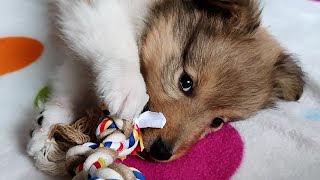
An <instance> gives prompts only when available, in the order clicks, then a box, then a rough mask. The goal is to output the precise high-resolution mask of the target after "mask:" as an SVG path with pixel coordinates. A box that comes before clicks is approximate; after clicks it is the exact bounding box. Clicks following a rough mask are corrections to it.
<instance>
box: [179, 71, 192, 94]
mask: <svg viewBox="0 0 320 180" xmlns="http://www.w3.org/2000/svg"><path fill="white" fill-rule="evenodd" d="M179 83H180V89H181V91H183V92H184V93H190V92H191V90H192V86H193V81H192V79H191V77H190V76H189V75H188V74H187V73H184V74H182V76H181V77H180V82H179Z"/></svg>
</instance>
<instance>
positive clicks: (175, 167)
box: [124, 125, 244, 180]
mask: <svg viewBox="0 0 320 180" xmlns="http://www.w3.org/2000/svg"><path fill="white" fill-rule="evenodd" d="M243 148H244V145H243V141H242V139H241V137H240V135H239V133H238V132H237V130H236V129H234V128H233V127H232V126H231V125H225V127H224V128H222V129H221V130H220V131H218V132H216V133H212V134H210V135H208V136H207V137H206V138H204V139H203V140H201V141H200V142H198V143H197V144H196V145H194V147H192V148H191V150H190V151H189V152H188V154H187V155H185V156H184V157H182V158H180V159H179V160H176V161H173V162H170V163H155V162H148V161H143V160H141V159H139V158H138V157H128V158H127V159H126V160H125V161H124V164H126V165H128V166H130V167H135V168H137V169H139V170H140V171H141V172H142V173H143V174H144V175H145V176H146V178H147V180H163V179H175V180H180V179H181V180H182V179H188V180H196V179H210V180H225V179H230V177H232V175H233V174H234V173H235V172H236V170H237V169H238V167H239V166H240V164H241V160H242V157H243Z"/></svg>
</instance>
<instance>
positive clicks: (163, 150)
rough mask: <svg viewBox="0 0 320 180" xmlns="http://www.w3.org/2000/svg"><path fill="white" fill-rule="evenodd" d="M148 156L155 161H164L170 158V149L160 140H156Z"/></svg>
mask: <svg viewBox="0 0 320 180" xmlns="http://www.w3.org/2000/svg"><path fill="white" fill-rule="evenodd" d="M150 155H151V157H152V158H154V159H156V160H160V161H166V160H169V159H170V158H171V156H172V148H171V147H170V146H168V145H167V144H165V143H164V142H163V141H162V139H157V140H156V141H155V142H154V143H153V144H152V145H151V147H150Z"/></svg>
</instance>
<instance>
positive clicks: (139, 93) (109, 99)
mask: <svg viewBox="0 0 320 180" xmlns="http://www.w3.org/2000/svg"><path fill="white" fill-rule="evenodd" d="M116 74H118V73H114V74H113V75H112V76H110V75H109V76H107V79H104V82H105V84H106V85H105V86H104V87H102V88H103V89H102V92H103V97H104V103H106V104H107V106H108V108H109V111H110V113H111V115H116V116H117V117H118V118H122V119H130V118H133V117H137V116H138V115H139V114H140V113H141V111H142V110H143V108H144V106H145V105H146V104H147V102H148V101H149V95H148V94H147V92H146V85H145V82H144V79H143V77H142V75H141V74H140V73H139V72H138V73H131V74H130V73H128V72H126V73H123V74H121V73H120V74H119V75H118V76H117V75H116ZM103 84H104V83H103Z"/></svg>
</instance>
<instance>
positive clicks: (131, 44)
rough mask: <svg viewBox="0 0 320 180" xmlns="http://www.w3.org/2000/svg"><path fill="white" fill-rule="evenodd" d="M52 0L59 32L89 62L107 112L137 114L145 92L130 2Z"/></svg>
mask: <svg viewBox="0 0 320 180" xmlns="http://www.w3.org/2000/svg"><path fill="white" fill-rule="evenodd" d="M55 1H56V3H55V5H56V7H58V11H59V20H58V25H59V28H60V33H61V36H62V37H63V39H64V40H65V41H66V43H67V44H68V46H69V48H70V49H72V50H74V51H75V53H76V54H78V55H79V56H81V57H82V58H81V59H82V60H83V61H85V62H86V63H87V64H89V65H91V66H92V69H93V70H94V72H95V73H96V75H97V76H96V85H97V90H98V93H100V94H101V95H102V96H104V101H105V103H106V104H107V105H108V106H109V110H110V112H111V113H112V114H116V115H118V116H119V117H120V118H132V117H134V116H137V115H138V114H139V113H140V112H141V111H142V109H143V107H144V105H145V104H146V103H147V101H148V99H149V96H148V95H147V94H146V87H145V82H144V79H143V77H142V75H141V73H140V63H139V55H138V47H137V39H136V34H137V33H136V32H135V28H134V22H133V20H132V17H130V11H129V9H130V7H129V5H130V3H132V4H133V2H131V0H92V1H87V0H78V1H70V0H55ZM88 2H89V3H88ZM128 8H129V9H128ZM135 8H136V7H135Z"/></svg>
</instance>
